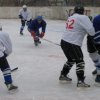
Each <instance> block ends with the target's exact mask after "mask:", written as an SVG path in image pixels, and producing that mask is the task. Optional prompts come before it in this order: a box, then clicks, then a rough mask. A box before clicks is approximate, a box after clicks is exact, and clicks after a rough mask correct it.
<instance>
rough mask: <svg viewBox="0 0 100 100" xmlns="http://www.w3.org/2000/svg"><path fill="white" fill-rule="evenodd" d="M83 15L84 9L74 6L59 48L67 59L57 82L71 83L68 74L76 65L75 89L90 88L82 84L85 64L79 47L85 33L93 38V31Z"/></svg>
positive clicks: (88, 20)
mask: <svg viewBox="0 0 100 100" xmlns="http://www.w3.org/2000/svg"><path fill="white" fill-rule="evenodd" d="M83 14H84V7H82V6H76V7H75V8H74V14H73V15H72V16H70V17H69V18H68V20H67V23H66V32H64V34H63V36H62V40H61V48H62V50H63V52H64V54H65V56H66V57H67V62H66V63H65V64H64V66H63V69H62V71H61V75H60V77H59V80H60V81H68V82H71V81H72V79H71V78H69V77H68V73H69V71H70V69H71V68H72V66H73V65H74V64H76V74H77V80H78V81H77V87H90V85H88V84H86V83H85V82H84V79H85V76H84V68H85V63H84V58H83V53H82V50H81V46H82V42H83V39H84V36H85V35H86V33H89V34H90V36H93V35H94V34H95V31H94V27H93V25H92V22H91V21H90V19H89V18H88V16H86V15H83Z"/></svg>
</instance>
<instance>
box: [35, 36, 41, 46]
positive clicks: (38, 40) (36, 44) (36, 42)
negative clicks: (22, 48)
mask: <svg viewBox="0 0 100 100" xmlns="http://www.w3.org/2000/svg"><path fill="white" fill-rule="evenodd" d="M34 44H35V46H38V44H41V41H40V39H39V37H38V36H36V37H35V38H34Z"/></svg>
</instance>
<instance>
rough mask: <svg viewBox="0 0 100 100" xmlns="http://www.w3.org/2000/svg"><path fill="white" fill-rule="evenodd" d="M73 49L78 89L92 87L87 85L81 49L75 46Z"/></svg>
mask: <svg viewBox="0 0 100 100" xmlns="http://www.w3.org/2000/svg"><path fill="white" fill-rule="evenodd" d="M72 48H73V49H72V53H73V58H74V59H75V62H76V75H77V87H90V85H88V84H86V83H85V76H84V69H85V63H84V60H83V53H82V50H81V47H80V46H76V45H73V47H72Z"/></svg>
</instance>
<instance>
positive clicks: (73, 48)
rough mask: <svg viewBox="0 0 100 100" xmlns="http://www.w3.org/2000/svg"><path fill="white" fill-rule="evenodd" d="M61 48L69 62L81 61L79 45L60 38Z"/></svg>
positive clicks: (81, 54) (81, 55)
mask: <svg viewBox="0 0 100 100" xmlns="http://www.w3.org/2000/svg"><path fill="white" fill-rule="evenodd" d="M61 48H62V50H63V52H64V54H65V56H66V57H67V59H68V61H69V62H76V63H78V62H83V53H82V50H81V47H80V46H77V45H74V44H71V43H68V42H66V41H64V40H61Z"/></svg>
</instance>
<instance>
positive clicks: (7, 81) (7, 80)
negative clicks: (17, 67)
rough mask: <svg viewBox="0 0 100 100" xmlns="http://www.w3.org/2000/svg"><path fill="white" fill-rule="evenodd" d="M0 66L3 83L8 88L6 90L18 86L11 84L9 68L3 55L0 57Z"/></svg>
mask: <svg viewBox="0 0 100 100" xmlns="http://www.w3.org/2000/svg"><path fill="white" fill-rule="evenodd" d="M0 68H1V71H2V73H3V76H4V80H5V84H6V86H7V88H8V90H13V89H17V88H18V87H17V86H15V85H13V81H12V76H11V69H10V67H9V64H8V61H7V59H6V58H5V57H1V58H0Z"/></svg>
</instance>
